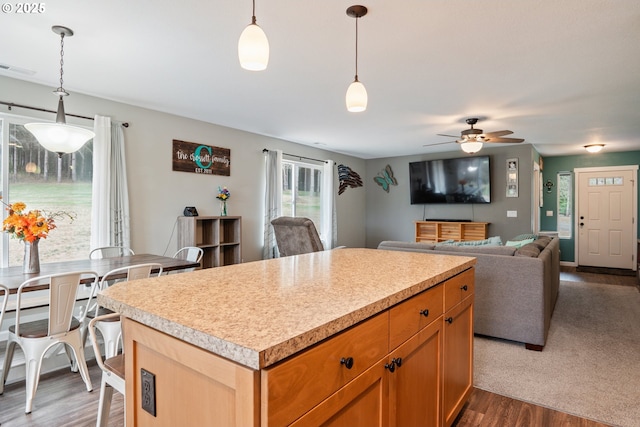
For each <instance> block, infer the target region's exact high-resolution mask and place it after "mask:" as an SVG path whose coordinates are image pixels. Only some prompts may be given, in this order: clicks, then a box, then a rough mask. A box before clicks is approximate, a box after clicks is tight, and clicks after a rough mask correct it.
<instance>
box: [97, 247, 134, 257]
mask: <svg viewBox="0 0 640 427" xmlns="http://www.w3.org/2000/svg"><path fill="white" fill-rule="evenodd" d="M127 255H135V253H134V252H133V250H132V249H131V248H127V247H124V246H103V247H101V248H95V249H93V250H92V251H91V252H89V259H101V258H116V257H121V256H127Z"/></svg>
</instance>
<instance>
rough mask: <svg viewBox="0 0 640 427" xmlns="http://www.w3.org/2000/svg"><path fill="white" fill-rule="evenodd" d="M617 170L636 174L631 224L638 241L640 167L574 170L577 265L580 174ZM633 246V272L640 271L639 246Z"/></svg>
mask: <svg viewBox="0 0 640 427" xmlns="http://www.w3.org/2000/svg"><path fill="white" fill-rule="evenodd" d="M617 170H623V171H631V172H634V180H633V191H632V198H633V200H632V206H633V207H632V210H633V221H632V224H631V228H632V232H633V234H632V235H633V236H635V237H634V240H636V242H637V241H638V237H637V236H638V221H637V217H638V187H637V183H638V165H622V166H601V167H593V168H574V169H573V175H574V176H573V178H574V179H573V189H574V191H573V194H574V195H575V200H574V204H573V216H574V218H573V221H574V222H573V230H574V232H573V235H574V236H575V238H574V249H573V253H574V262H575V263H576V265H578V260H579V259H580V253H579V250H580V233H578V227H579V222H580V219H579V218H578V212H577V209H578V206H580V192H579V191H578V190H579V189H580V186H579V185H578V183H579V182H580V179H579V178H580V174H581V173H589V172H610V171H617ZM631 246H632V249H631V251H632V254H633V260H634V262H633V271H637V269H638V251H637V249H638V245H637V244H635V245H631Z"/></svg>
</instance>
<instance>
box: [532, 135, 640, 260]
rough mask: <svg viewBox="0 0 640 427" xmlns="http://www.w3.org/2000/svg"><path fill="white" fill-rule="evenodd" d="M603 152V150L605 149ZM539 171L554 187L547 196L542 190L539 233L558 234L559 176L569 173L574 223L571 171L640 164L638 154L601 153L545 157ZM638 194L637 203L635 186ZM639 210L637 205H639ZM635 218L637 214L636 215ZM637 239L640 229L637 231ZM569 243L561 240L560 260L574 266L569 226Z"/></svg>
mask: <svg viewBox="0 0 640 427" xmlns="http://www.w3.org/2000/svg"><path fill="white" fill-rule="evenodd" d="M605 150H606V147H605ZM543 162H544V163H543V170H542V177H543V178H542V182H543V183H545V182H547V179H550V180H551V182H553V184H554V187H553V188H552V189H551V193H547V189H546V188H544V190H543V205H544V206H543V207H542V208H540V229H541V230H549V231H551V230H557V214H558V206H557V205H558V192H557V190H558V187H557V186H558V172H572V186H573V187H572V188H573V190H572V191H573V215H574V217H573V218H574V220H575V176H573V171H574V169H576V168H595V167H603V166H629V165H638V164H640V151H625V152H618V153H606V152H600V153H595V154H583V155H579V156H558V157H544V158H543ZM636 191H638V200H639V201H640V186H638V185H636ZM639 206H640V204H639ZM548 210H553V216H551V217H548V216H546V215H545V213H546V211H548ZM636 218H638V214H636ZM638 233H639V236H638V237H640V227H638ZM571 236H572V238H571V239H561V240H560V251H561V252H560V260H561V261H568V262H574V261H575V238H574V237H575V227H574V226H572V232H571Z"/></svg>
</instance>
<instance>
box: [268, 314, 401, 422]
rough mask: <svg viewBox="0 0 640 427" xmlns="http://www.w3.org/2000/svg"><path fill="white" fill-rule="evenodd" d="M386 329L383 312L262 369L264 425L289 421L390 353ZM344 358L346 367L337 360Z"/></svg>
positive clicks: (386, 316) (387, 320)
mask: <svg viewBox="0 0 640 427" xmlns="http://www.w3.org/2000/svg"><path fill="white" fill-rule="evenodd" d="M388 334H389V314H388V313H387V312H384V313H382V314H379V315H377V316H375V317H373V318H371V319H369V320H366V321H364V322H362V323H360V324H358V325H355V326H353V327H352V328H350V329H348V330H346V331H344V332H342V333H340V334H338V335H336V336H334V337H333V338H330V339H328V340H327V341H324V342H322V343H320V344H318V345H316V346H314V347H312V348H310V349H308V350H305V351H303V352H301V353H298V354H296V355H293V356H292V357H291V358H289V359H287V360H285V361H283V362H281V363H279V364H278V365H276V366H274V367H272V368H268V369H266V370H264V371H263V372H262V397H261V401H262V411H261V412H262V418H263V424H265V421H266V424H268V425H278V426H279V425H288V424H290V423H291V422H293V421H294V420H296V419H297V418H299V417H300V416H301V415H303V414H304V413H305V412H307V411H308V410H309V408H312V407H314V406H316V405H317V404H318V403H320V402H321V401H323V400H324V399H325V398H327V397H328V396H329V395H330V394H332V393H334V392H335V391H337V390H338V389H339V388H341V387H342V386H344V385H345V384H346V383H348V382H349V381H351V380H352V379H354V378H355V377H357V376H358V375H359V374H361V373H362V372H364V371H365V370H366V369H368V368H369V367H371V366H373V364H374V363H376V362H378V361H379V360H380V359H382V358H383V357H385V356H386V355H387V353H388V352H389V350H388V341H389V339H388V336H389V335H388ZM347 358H352V360H353V365H352V366H351V368H350V369H349V368H347V366H348V364H347V363H343V362H341V361H342V360H343V359H345V362H346V359H347ZM265 417H266V420H265Z"/></svg>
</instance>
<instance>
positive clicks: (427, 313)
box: [420, 308, 429, 317]
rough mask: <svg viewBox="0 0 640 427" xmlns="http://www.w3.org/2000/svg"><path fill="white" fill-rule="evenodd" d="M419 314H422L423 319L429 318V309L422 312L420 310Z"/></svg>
mask: <svg viewBox="0 0 640 427" xmlns="http://www.w3.org/2000/svg"><path fill="white" fill-rule="evenodd" d="M420 314H422V315H423V316H424V317H428V316H429V309H428V308H425V309H424V310H420Z"/></svg>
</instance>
